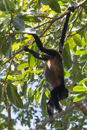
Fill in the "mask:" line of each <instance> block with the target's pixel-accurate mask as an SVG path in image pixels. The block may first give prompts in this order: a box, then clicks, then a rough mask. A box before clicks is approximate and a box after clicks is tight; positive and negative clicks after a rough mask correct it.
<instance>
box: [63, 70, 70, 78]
mask: <svg viewBox="0 0 87 130" xmlns="http://www.w3.org/2000/svg"><path fill="white" fill-rule="evenodd" d="M64 77H65V78H67V77H70V73H69V72H68V71H66V70H64Z"/></svg>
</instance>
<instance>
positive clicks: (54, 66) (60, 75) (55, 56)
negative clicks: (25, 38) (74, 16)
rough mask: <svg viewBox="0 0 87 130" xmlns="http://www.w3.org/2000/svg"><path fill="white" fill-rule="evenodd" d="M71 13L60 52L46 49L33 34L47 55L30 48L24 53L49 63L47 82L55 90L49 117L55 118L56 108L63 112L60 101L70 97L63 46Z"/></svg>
mask: <svg viewBox="0 0 87 130" xmlns="http://www.w3.org/2000/svg"><path fill="white" fill-rule="evenodd" d="M68 10H70V11H72V12H74V7H73V6H72V7H69V9H68ZM69 17H70V13H68V14H67V16H66V20H65V23H64V27H63V31H62V36H61V39H60V43H59V51H57V50H53V49H46V48H44V47H43V45H42V43H41V41H40V39H39V37H38V36H37V35H36V34H31V35H33V37H34V38H35V41H36V44H37V46H38V48H39V49H40V50H41V51H42V52H44V53H46V55H40V54H39V53H37V52H34V51H33V50H31V49H28V47H26V46H25V47H24V51H27V52H30V53H31V54H32V55H33V56H34V57H35V58H38V59H41V60H44V61H47V66H46V70H45V77H46V79H47V81H48V82H49V83H50V84H51V85H52V87H53V90H52V91H51V98H50V100H49V102H48V103H47V112H48V114H49V117H50V118H51V117H53V110H54V106H55V107H56V109H57V110H59V112H60V111H61V110H62V109H61V108H60V106H59V101H60V100H63V99H65V98H67V97H68V90H67V89H66V88H65V83H64V68H63V62H62V51H63V44H64V39H65V34H66V30H67V26H68V21H69Z"/></svg>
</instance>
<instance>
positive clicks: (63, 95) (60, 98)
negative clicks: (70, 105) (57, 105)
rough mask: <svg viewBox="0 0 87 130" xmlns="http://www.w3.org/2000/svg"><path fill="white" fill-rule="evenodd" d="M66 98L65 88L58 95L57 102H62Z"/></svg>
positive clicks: (66, 91)
mask: <svg viewBox="0 0 87 130" xmlns="http://www.w3.org/2000/svg"><path fill="white" fill-rule="evenodd" d="M67 97H68V90H67V89H66V88H65V89H64V91H63V92H61V93H60V94H58V100H59V101H60V100H63V99H65V98H67Z"/></svg>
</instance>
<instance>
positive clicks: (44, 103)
mask: <svg viewBox="0 0 87 130" xmlns="http://www.w3.org/2000/svg"><path fill="white" fill-rule="evenodd" d="M41 109H42V114H43V115H45V114H46V95H45V93H43V95H42V100H41Z"/></svg>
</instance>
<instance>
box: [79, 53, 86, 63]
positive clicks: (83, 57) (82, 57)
mask: <svg viewBox="0 0 87 130" xmlns="http://www.w3.org/2000/svg"><path fill="white" fill-rule="evenodd" d="M79 60H80V61H84V62H85V61H87V54H84V55H82V56H81V57H80V59H79Z"/></svg>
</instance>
